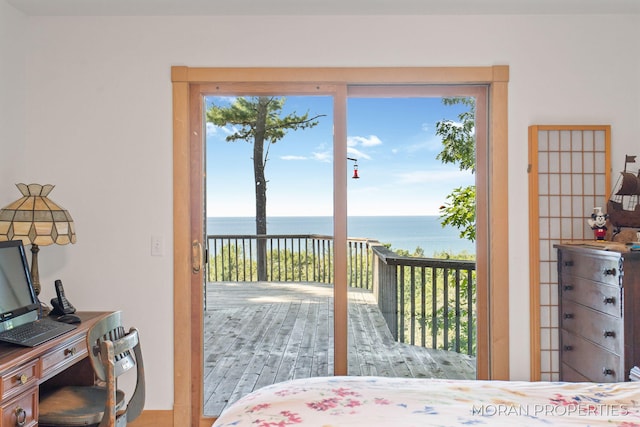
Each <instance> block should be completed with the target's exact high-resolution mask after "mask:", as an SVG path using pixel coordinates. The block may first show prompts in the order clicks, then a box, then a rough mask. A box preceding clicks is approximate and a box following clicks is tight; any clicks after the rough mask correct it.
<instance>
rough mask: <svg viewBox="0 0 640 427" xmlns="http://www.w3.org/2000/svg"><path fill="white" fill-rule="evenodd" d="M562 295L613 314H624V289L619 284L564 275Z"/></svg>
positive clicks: (563, 297) (561, 288) (566, 298)
mask: <svg viewBox="0 0 640 427" xmlns="http://www.w3.org/2000/svg"><path fill="white" fill-rule="evenodd" d="M560 297H561V298H562V299H563V300H571V301H575V302H577V303H579V304H582V305H585V306H587V307H591V308H593V309H594V310H598V311H601V312H603V313H607V314H610V315H612V316H616V317H621V316H622V303H621V302H622V301H621V300H622V289H621V288H620V287H619V286H617V285H607V284H604V283H599V282H594V281H592V280H587V279H583V278H581V277H576V276H571V275H562V283H561V286H560Z"/></svg>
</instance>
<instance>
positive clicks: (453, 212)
mask: <svg viewBox="0 0 640 427" xmlns="http://www.w3.org/2000/svg"><path fill="white" fill-rule="evenodd" d="M442 103H443V104H444V105H456V104H462V105H465V106H467V107H468V108H467V110H465V111H464V112H462V113H460V114H459V115H458V120H457V121H453V120H442V121H439V122H437V123H436V135H439V136H441V137H442V145H443V149H442V151H441V152H440V154H438V156H437V157H436V158H437V159H438V160H440V161H442V162H443V163H450V164H457V165H458V167H459V168H460V170H468V171H471V172H472V173H475V170H476V156H475V148H476V137H475V116H476V103H475V98H470V97H453V98H443V99H442ZM440 219H441V224H442V226H443V227H444V226H447V225H450V226H453V227H456V228H458V230H460V238H462V239H467V240H470V241H472V242H474V241H475V240H476V186H475V185H469V186H467V187H458V188H455V189H453V190H452V192H451V193H450V194H449V195H448V196H447V201H446V202H445V204H444V205H443V206H441V207H440Z"/></svg>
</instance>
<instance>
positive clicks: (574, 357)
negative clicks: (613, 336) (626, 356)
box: [561, 330, 626, 383]
mask: <svg viewBox="0 0 640 427" xmlns="http://www.w3.org/2000/svg"><path fill="white" fill-rule="evenodd" d="M562 347H563V351H562V360H561V362H562V364H563V366H564V364H566V365H569V366H571V367H572V368H573V369H574V370H575V371H576V372H577V373H578V374H580V375H581V376H584V377H585V378H588V379H589V380H590V381H593V382H601V383H607V382H617V381H625V377H626V374H625V373H624V372H622V371H623V368H622V364H621V360H620V356H618V355H616V354H614V353H611V352H609V351H607V350H605V349H603V348H602V347H599V346H597V345H596V344H594V343H592V342H590V341H588V340H586V339H584V338H582V337H579V336H577V335H574V334H572V333H570V332H568V331H564V330H563V331H562ZM561 377H562V379H563V380H566V379H565V378H564V372H561Z"/></svg>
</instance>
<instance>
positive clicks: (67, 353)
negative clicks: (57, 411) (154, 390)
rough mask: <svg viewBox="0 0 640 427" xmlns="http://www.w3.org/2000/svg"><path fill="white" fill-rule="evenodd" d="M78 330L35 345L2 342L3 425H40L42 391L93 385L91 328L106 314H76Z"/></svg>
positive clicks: (0, 414) (0, 418)
mask: <svg viewBox="0 0 640 427" xmlns="http://www.w3.org/2000/svg"><path fill="white" fill-rule="evenodd" d="M76 314H78V315H79V316H80V318H81V319H82V323H80V324H79V325H78V328H77V329H74V330H73V331H71V332H68V333H66V334H64V335H63V336H61V337H58V338H56V339H53V340H51V341H48V342H46V343H44V344H41V345H39V346H37V347H34V348H27V347H20V346H15V345H12V344H4V343H0V397H1V399H2V400H1V402H0V427H13V426H18V427H32V426H37V425H38V396H39V392H40V391H41V390H43V389H45V388H48V387H59V386H60V385H65V384H76V385H91V384H93V382H94V374H93V367H92V366H91V363H90V361H89V358H88V357H87V356H88V350H87V343H86V340H87V331H88V330H89V328H90V327H91V326H92V325H93V324H94V323H95V322H96V321H97V320H98V319H100V318H102V317H103V316H104V315H106V313H97V312H96V313H89V312H87V313H76Z"/></svg>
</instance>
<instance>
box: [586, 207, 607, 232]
mask: <svg viewBox="0 0 640 427" xmlns="http://www.w3.org/2000/svg"><path fill="white" fill-rule="evenodd" d="M607 218H609V215H607V214H606V213H604V212H602V208H600V207H597V208H593V213H592V214H591V218H590V219H587V223H589V226H590V227H591V229H592V230H593V235H594V237H595V238H596V240H604V237H605V236H606V234H607Z"/></svg>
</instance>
